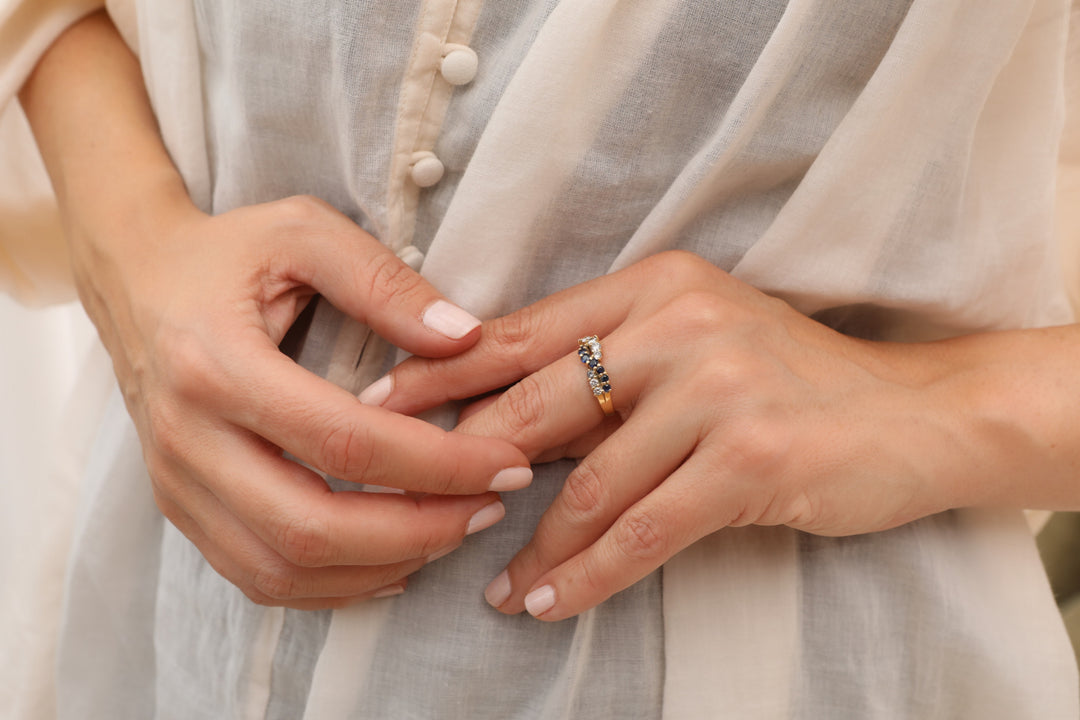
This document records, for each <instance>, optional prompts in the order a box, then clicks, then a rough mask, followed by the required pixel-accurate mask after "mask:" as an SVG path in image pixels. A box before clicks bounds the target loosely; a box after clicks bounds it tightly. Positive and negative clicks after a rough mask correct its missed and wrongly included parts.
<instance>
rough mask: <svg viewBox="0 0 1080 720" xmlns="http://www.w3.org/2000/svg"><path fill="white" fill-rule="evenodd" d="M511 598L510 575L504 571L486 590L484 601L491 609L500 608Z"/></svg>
mask: <svg viewBox="0 0 1080 720" xmlns="http://www.w3.org/2000/svg"><path fill="white" fill-rule="evenodd" d="M509 597H510V574H509V573H508V572H506V571H505V570H503V571H502V572H501V573H499V575H498V577H496V578H495V579H494V580H492V581H491V583H490V584H489V585H488V586H487V588H486V589H485V590H484V599H485V600H487V601H488V605H491V607H496V608H497V607H499V606H500V605H502V604H503V603H504V602H506V599H507V598H509Z"/></svg>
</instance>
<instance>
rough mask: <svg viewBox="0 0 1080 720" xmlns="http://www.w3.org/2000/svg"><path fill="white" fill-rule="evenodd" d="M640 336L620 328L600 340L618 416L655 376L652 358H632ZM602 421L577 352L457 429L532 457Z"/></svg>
mask: <svg viewBox="0 0 1080 720" xmlns="http://www.w3.org/2000/svg"><path fill="white" fill-rule="evenodd" d="M639 336H640V333H636V332H633V331H630V332H629V333H627V332H624V331H622V330H621V329H620V330H616V331H615V332H614V333H612V334H611V335H610V336H609V337H608V338H607V339H605V340H604V342H603V357H602V361H601V362H602V363H603V364H602V366H598V367H602V368H603V370H604V371H605V372H606V373H607V376H608V377H609V378H610V382H611V386H612V390H611V400H612V403H613V405H614V407H615V410H616V411H617V413H618V414H619V415H620V417H621V416H623V415H625V414H627V413H628V412H629V411H630V409H631V408H632V407H633V405H634V403H635V402H636V400H637V398H638V397H639V396H640V395H641V393H642V391H643V390H644V388H645V387H646V386H647V383H648V382H650V378H652V377H653V376H654V375H655V373H656V369H655V367H654V360H653V358H652V357H651V356H650V355H642V354H640V353H638V354H637V355H636V356H635V355H634V354H632V353H633V351H632V348H635V347H638V346H637V345H636V343H637V340H635V339H634V338H636V337H639ZM627 338H629V341H628V340H627ZM606 419H607V418H606V417H605V415H604V411H603V409H602V407H601V405H600V403H599V401H598V400H597V397H596V395H594V394H593V391H592V390H591V388H590V387H589V383H588V379H587V375H586V371H585V367H584V366H583V365H582V362H581V359H580V358H579V357H578V355H577V353H576V351H575V352H574V353H572V354H567V355H564V356H563V357H561V358H559V359H558V360H556V361H555V362H553V363H551V364H550V365H548V366H547V367H545V368H542V369H541V370H539V371H537V372H535V373H533V374H532V375H529V376H528V377H525V378H522V379H521V381H520V382H518V383H517V384H515V385H512V386H510V387H509V388H507V390H506V392H504V393H502V394H501V395H500V396H499V397H498V399H497V400H496V401H495V402H494V403H492V404H491V405H489V406H488V407H486V408H484V409H482V410H481V411H480V412H477V413H475V414H474V415H472V416H470V417H469V418H468V419H467V420H466V421H465V422H462V423H461V424H460V425H459V426H458V427H457V430H458V432H461V433H465V434H470V435H478V436H482V437H491V438H499V439H501V440H505V441H507V442H509V443H511V444H512V445H514V447H517V448H519V449H520V450H521V451H522V452H524V453H525V454H526V455H527V456H528V457H529V458H531V459H535V458H536V457H538V456H539V455H540V453H542V452H545V451H547V450H550V449H551V448H555V447H563V446H567V445H568V444H570V443H571V442H573V441H574V440H575V439H577V438H579V437H581V436H582V435H584V434H586V433H588V432H590V431H592V430H593V429H595V428H596V427H598V426H600V425H601V423H602V422H603V421H604V420H606Z"/></svg>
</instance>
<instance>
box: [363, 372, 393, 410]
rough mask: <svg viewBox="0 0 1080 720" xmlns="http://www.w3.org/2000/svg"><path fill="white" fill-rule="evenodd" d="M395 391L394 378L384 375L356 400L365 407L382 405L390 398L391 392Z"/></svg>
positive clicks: (364, 390) (365, 389)
mask: <svg viewBox="0 0 1080 720" xmlns="http://www.w3.org/2000/svg"><path fill="white" fill-rule="evenodd" d="M393 389H394V378H393V376H391V375H383V376H382V377H381V378H379V379H378V380H376V381H375V382H373V383H371V384H370V385H368V386H367V387H366V388H364V389H363V390H362V391H361V392H360V394H359V395H357V396H356V398H357V399H358V400H359V401H360V402H362V403H364V404H365V405H382V404H383V403H384V402H386V398H388V397H390V391H391V390H393Z"/></svg>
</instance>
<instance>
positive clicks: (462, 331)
mask: <svg viewBox="0 0 1080 720" xmlns="http://www.w3.org/2000/svg"><path fill="white" fill-rule="evenodd" d="M421 320H422V321H423V323H424V325H426V326H427V327H429V328H431V329H432V330H434V331H435V332H437V333H439V334H440V335H445V336H446V337H448V338H450V339H451V340H460V339H461V338H463V337H465V336H466V335H468V334H469V333H471V332H472V331H473V330H474V329H476V328H478V327H480V321H479V320H478V319H477V318H475V317H473V316H472V315H470V314H469V313H467V312H465V311H464V310H462V309H461V308H459V307H458V306H457V305H453V304H451V303H448V302H446V301H445V300H436V301H435V302H433V303H431V305H430V306H429V307H428V309H427V310H425V311H424V316H423V318H421Z"/></svg>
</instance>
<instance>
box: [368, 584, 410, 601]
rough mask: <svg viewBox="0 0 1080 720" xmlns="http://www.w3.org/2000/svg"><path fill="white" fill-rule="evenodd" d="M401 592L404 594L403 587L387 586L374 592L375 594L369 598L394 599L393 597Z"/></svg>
mask: <svg viewBox="0 0 1080 720" xmlns="http://www.w3.org/2000/svg"><path fill="white" fill-rule="evenodd" d="M403 592H405V586H404V585H387V586H386V587H384V588H383V589H382V590H376V591H375V594H374V595H372V596H371V597H373V598H385V597H394V596H395V595H400V594H401V593H403Z"/></svg>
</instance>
